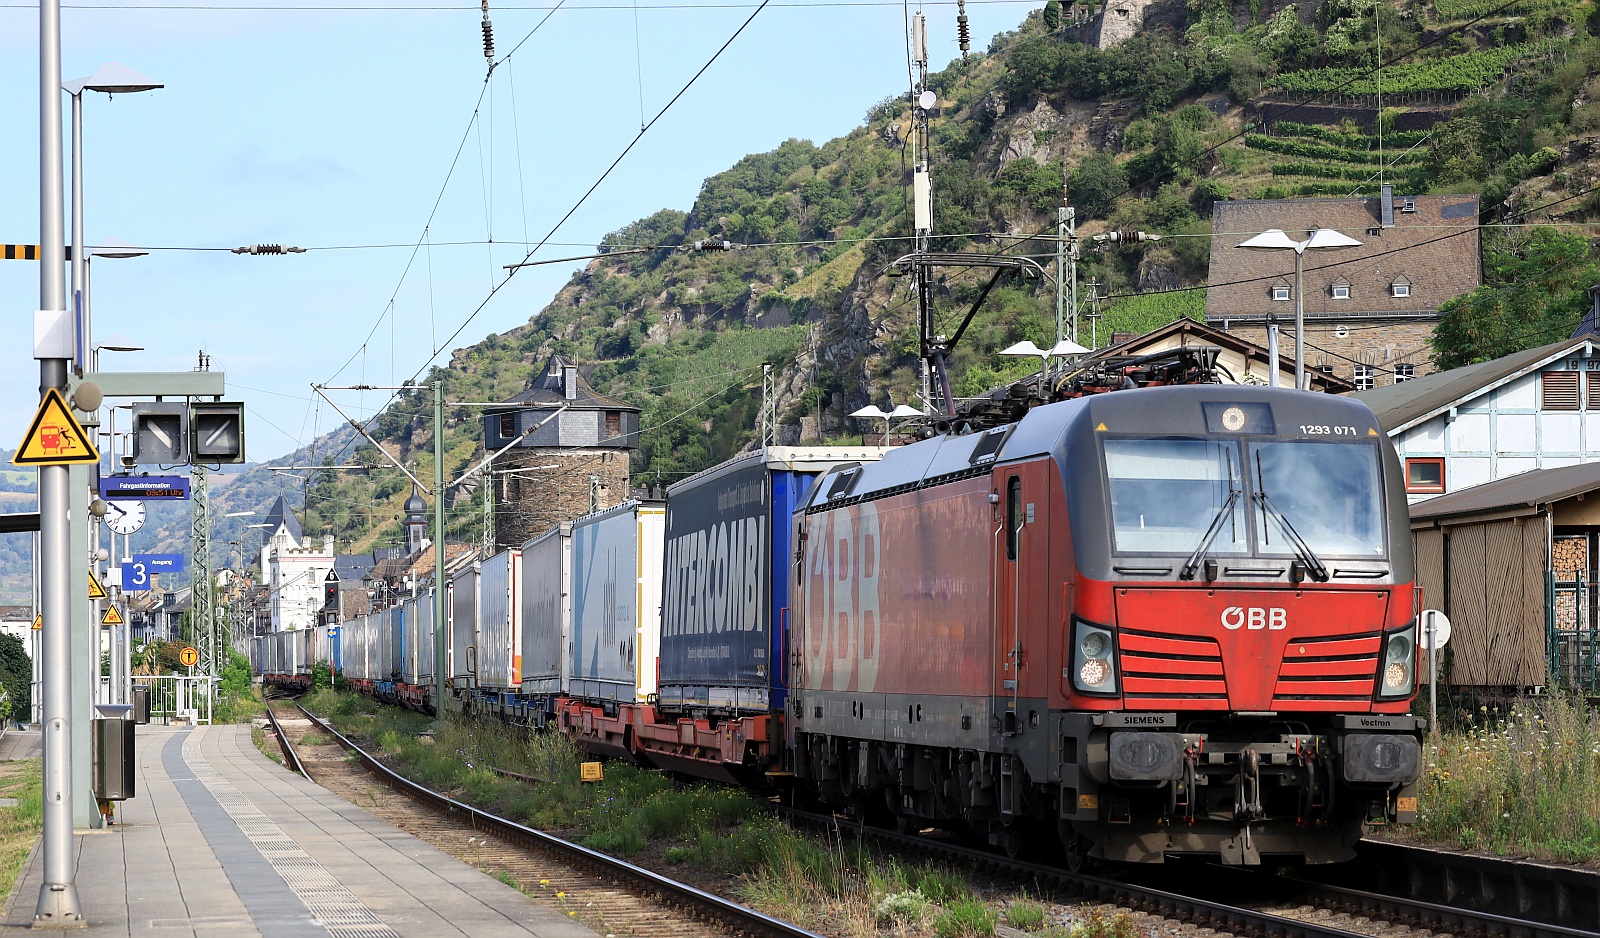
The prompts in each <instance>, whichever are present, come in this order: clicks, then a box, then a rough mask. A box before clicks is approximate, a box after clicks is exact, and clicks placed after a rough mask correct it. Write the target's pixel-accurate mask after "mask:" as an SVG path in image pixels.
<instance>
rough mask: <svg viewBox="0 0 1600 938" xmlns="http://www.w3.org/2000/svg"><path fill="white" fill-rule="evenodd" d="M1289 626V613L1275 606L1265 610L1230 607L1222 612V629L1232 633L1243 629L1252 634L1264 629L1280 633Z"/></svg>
mask: <svg viewBox="0 0 1600 938" xmlns="http://www.w3.org/2000/svg"><path fill="white" fill-rule="evenodd" d="M1288 625H1289V613H1288V611H1287V610H1285V609H1281V608H1279V607H1277V606H1273V607H1272V608H1270V609H1263V608H1262V607H1260V606H1229V607H1228V608H1226V609H1224V610H1222V627H1223V628H1225V629H1227V630H1228V631H1230V632H1234V631H1238V630H1239V629H1241V628H1248V629H1249V630H1250V631H1252V632H1259V631H1261V630H1262V629H1270V630H1271V631H1274V632H1276V631H1278V630H1280V629H1283V628H1286V627H1288Z"/></svg>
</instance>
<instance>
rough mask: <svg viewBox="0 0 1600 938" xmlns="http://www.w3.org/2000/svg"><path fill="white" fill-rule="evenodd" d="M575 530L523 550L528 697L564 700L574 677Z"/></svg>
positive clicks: (565, 526) (556, 531)
mask: <svg viewBox="0 0 1600 938" xmlns="http://www.w3.org/2000/svg"><path fill="white" fill-rule="evenodd" d="M571 622H572V524H571V523H570V522H564V523H562V524H560V525H557V526H556V527H553V528H551V529H550V530H548V531H546V532H545V533H543V534H541V535H539V536H538V537H536V538H534V539H533V540H531V541H529V542H528V543H526V544H524V545H522V692H523V693H524V694H552V695H553V694H564V693H566V691H567V681H568V680H569V679H570V678H571V676H572V644H571V642H570V641H569V638H570V634H571V630H570V628H569V624H570V623H571Z"/></svg>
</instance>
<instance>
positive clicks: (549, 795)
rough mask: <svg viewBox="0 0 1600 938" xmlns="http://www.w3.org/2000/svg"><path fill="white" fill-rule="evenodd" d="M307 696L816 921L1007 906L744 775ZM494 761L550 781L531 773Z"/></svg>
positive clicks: (395, 740) (841, 926) (483, 788)
mask: <svg viewBox="0 0 1600 938" xmlns="http://www.w3.org/2000/svg"><path fill="white" fill-rule="evenodd" d="M305 703H306V706H307V708H308V709H310V710H312V711H313V712H319V713H325V714H328V715H330V716H331V717H332V719H333V720H334V722H335V723H336V724H337V725H338V726H339V728H340V729H341V731H343V732H347V733H352V734H357V735H360V736H362V737H364V738H365V739H366V740H367V741H368V743H367V745H368V747H369V748H370V749H374V750H378V751H380V752H381V754H382V755H383V757H384V758H385V760H386V761H387V762H389V763H390V765H392V766H393V767H394V768H395V770H396V771H398V772H401V773H402V774H404V775H406V776H407V777H408V778H412V779H415V780H416V781H417V782H419V783H421V784H424V785H427V786H428V787H430V788H433V789H435V790H439V791H444V792H448V793H450V794H452V796H454V797H456V798H459V799H460V800H463V801H466V802H469V803H471V804H473V805H476V806H478V807H480V808H482V809H484V810H486V811H491V812H493V813H495V814H498V815H500V816H501V817H506V818H510V819H512V820H515V821H519V822H522V823H525V824H528V825H529V826H531V827H535V828H539V829H543V830H551V831H557V832H560V833H561V834H562V836H566V837H569V838H571V839H576V840H578V841H579V842H581V843H583V844H584V845H586V846H589V847H591V848H593V849H596V850H600V851H603V852H605V853H610V854H616V855H621V856H625V857H630V856H636V855H639V854H647V855H648V857H647V865H648V858H650V857H659V858H660V859H661V862H663V863H664V864H666V865H671V866H683V867H687V868H690V869H692V870H694V871H696V872H697V873H698V874H699V875H701V876H702V877H709V878H722V879H725V880H727V881H728V885H727V886H726V887H724V890H723V891H725V892H728V893H730V894H731V895H733V896H734V897H735V898H737V899H739V900H741V901H743V902H747V903H749V904H751V905H753V906H755V907H757V908H760V909H762V910H764V911H767V912H769V913H771V914H774V915H778V916H781V917H783V918H786V919H788V920H790V921H794V922H796V923H798V924H801V925H803V926H806V927H811V928H814V929H816V930H819V931H824V932H827V933H829V934H835V935H842V936H848V938H877V936H879V935H883V934H894V935H917V936H923V938H926V936H930V935H951V936H962V938H965V936H981V935H991V934H994V932H995V926H996V925H997V924H998V922H999V920H1000V913H999V911H998V907H994V908H991V907H990V906H989V905H987V904H986V903H985V902H983V901H982V899H981V898H980V897H979V896H978V894H977V891H976V890H975V889H974V887H973V885H972V883H971V882H970V881H969V880H968V879H967V878H966V877H965V876H963V875H962V874H961V873H959V872H958V871H955V870H952V869H949V868H946V867H942V866H936V865H932V864H923V865H920V866H911V865H908V864H906V863H905V862H904V861H902V860H900V859H898V858H895V857H892V856H886V855H883V854H880V853H878V852H876V851H874V850H872V849H871V848H870V847H868V846H865V845H863V844H860V843H858V842H856V841H854V840H845V839H842V838H838V837H834V838H827V837H822V836H814V835H810V834H805V833H800V832H796V831H794V830H792V829H790V828H789V827H787V826H786V825H784V824H783V823H782V822H781V821H779V820H778V819H777V818H774V817H773V816H772V815H770V814H769V813H767V812H766V810H765V805H764V803H763V802H762V801H760V800H759V799H757V798H755V797H753V796H751V795H750V794H749V793H747V792H744V791H741V790H739V789H735V788H729V787H727V786H721V785H709V784H689V783H682V782H678V781H675V780H673V779H672V778H670V777H668V776H666V775H664V774H662V773H660V772H655V771H650V770H645V769H641V768H639V767H637V766H633V765H629V764H626V763H621V762H608V763H607V764H606V768H605V778H604V780H602V781H600V782H594V783H588V784H586V783H584V782H581V781H579V777H578V763H579V762H580V761H581V759H582V757H581V755H580V753H579V751H578V749H577V748H576V747H575V746H574V745H573V743H572V742H571V740H569V739H567V738H566V737H564V736H559V735H556V734H552V733H528V732H526V731H523V730H520V729H518V728H515V727H510V726H505V725H503V724H499V723H494V722H490V721H470V722H469V721H459V720H451V721H449V722H447V723H445V724H444V725H443V726H442V727H441V728H439V729H438V730H437V732H435V733H433V734H431V735H423V731H424V730H425V729H426V728H427V726H428V723H429V720H428V718H427V717H425V716H422V715H420V714H414V713H408V712H405V711H401V710H398V709H395V708H392V707H385V706H383V705H381V704H378V703H376V702H374V701H371V700H368V699H366V698H362V697H359V696H357V695H354V694H348V693H342V692H336V691H331V690H326V689H324V690H319V691H317V692H316V693H315V694H313V695H311V696H309V697H308V698H307V699H306V701H305ZM494 769H503V770H508V771H511V772H518V773H521V774H524V775H531V776H535V777H537V778H541V779H546V780H547V781H545V782H541V783H537V784H528V783H526V782H523V781H519V780H516V779H510V778H506V777H504V776H501V775H498V774H496V773H495V772H494V771H493V770H494ZM1035 904H1037V903H1035ZM1023 914H1024V915H1026V912H1024V913H1023ZM1041 919H1042V915H1041ZM907 928H910V929H912V930H911V931H907V930H906V929H907ZM986 929H987V930H986Z"/></svg>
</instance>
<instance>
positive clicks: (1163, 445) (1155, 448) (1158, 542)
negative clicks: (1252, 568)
mask: <svg viewBox="0 0 1600 938" xmlns="http://www.w3.org/2000/svg"><path fill="white" fill-rule="evenodd" d="M1105 452H1106V474H1107V476H1108V480H1107V481H1108V485H1109V486H1110V491H1111V519H1112V527H1113V529H1114V531H1115V537H1116V545H1117V550H1118V551H1128V552H1133V553H1178V552H1188V551H1192V550H1194V549H1195V548H1196V547H1197V546H1199V544H1200V540H1201V538H1203V537H1205V534H1206V531H1207V530H1208V529H1210V528H1211V525H1212V522H1213V521H1214V520H1216V518H1217V515H1218V514H1219V513H1222V512H1223V510H1224V508H1226V509H1227V513H1228V515H1230V516H1231V517H1225V518H1223V519H1222V522H1221V526H1220V528H1219V529H1218V531H1217V533H1216V534H1215V535H1213V537H1212V540H1211V544H1210V546H1209V548H1208V550H1209V552H1210V553H1214V554H1244V553H1248V552H1249V550H1250V539H1249V534H1248V531H1247V530H1246V522H1245V505H1244V500H1243V499H1241V498H1230V497H1229V493H1231V492H1238V491H1240V490H1242V489H1243V487H1244V482H1243V471H1242V470H1243V464H1242V462H1241V460H1240V456H1239V446H1238V444H1237V443H1234V442H1233V441H1232V440H1207V439H1182V438H1178V439H1174V438H1168V439H1108V440H1106V441H1105Z"/></svg>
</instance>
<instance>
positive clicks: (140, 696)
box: [133, 684, 150, 726]
mask: <svg viewBox="0 0 1600 938" xmlns="http://www.w3.org/2000/svg"><path fill="white" fill-rule="evenodd" d="M133 722H135V723H138V724H140V725H141V726H142V725H144V724H147V723H149V722H150V686H149V685H148V684H138V685H135V686H134V688H133Z"/></svg>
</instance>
